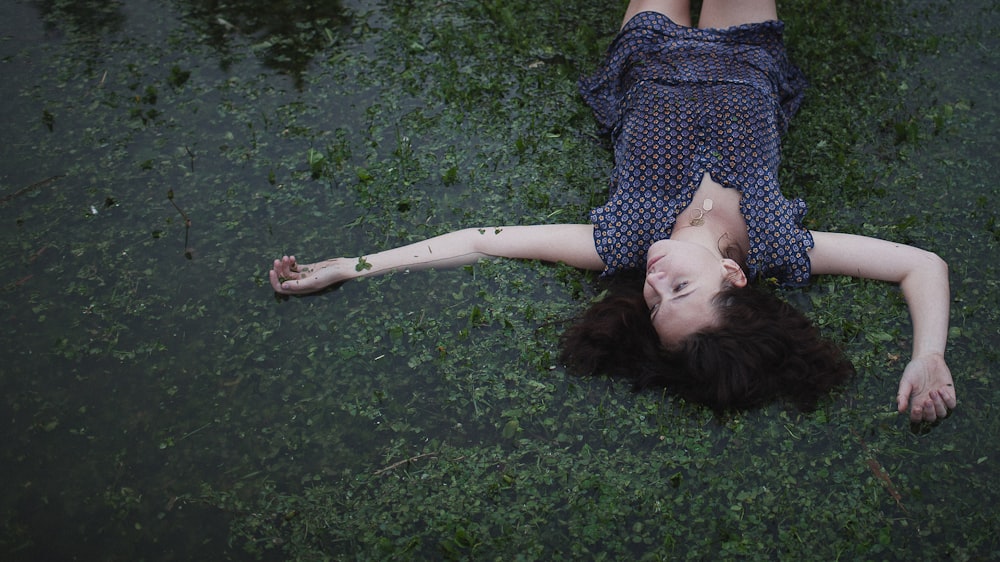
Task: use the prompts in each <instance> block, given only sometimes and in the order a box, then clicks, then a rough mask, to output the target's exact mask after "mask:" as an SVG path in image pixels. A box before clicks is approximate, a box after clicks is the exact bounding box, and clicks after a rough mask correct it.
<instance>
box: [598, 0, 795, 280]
mask: <svg viewBox="0 0 1000 562" xmlns="http://www.w3.org/2000/svg"><path fill="white" fill-rule="evenodd" d="M783 30H784V25H783V24H782V23H781V22H777V21H771V22H766V23H760V24H748V25H741V26H737V27H732V28H729V29H697V28H691V27H684V26H679V25H677V24H675V23H673V22H672V21H671V20H670V19H669V18H667V17H666V16H664V15H662V14H659V13H656V12H643V13H640V14H638V15H636V16H635V17H633V18H632V19H631V20H629V22H628V23H627V24H626V25H625V27H624V28H623V29H622V31H621V32H620V33H619V35H618V36H617V38H616V39H615V40H614V42H613V43H612V44H611V46H610V47H609V49H608V54H607V58H606V59H605V61H604V63H603V65H602V66H601V67H600V68H599V69H598V70H597V72H596V73H594V74H593V75H592V76H589V77H585V78H583V79H581V80H580V91H581V93H582V94H583V97H584V99H585V100H586V101H587V103H588V104H589V105H590V106H591V108H593V110H594V114H595V116H596V118H597V121H598V123H599V124H600V125H601V127H602V128H603V129H604V131H605V132H607V133H610V134H611V139H612V143H613V146H614V155H615V167H614V170H613V171H612V174H611V180H610V186H609V198H608V202H607V203H606V204H605V205H603V206H601V207H598V208H596V209H594V210H593V211H591V214H590V220H591V222H593V224H594V226H595V229H594V241H595V243H596V246H597V251H598V253H599V254H600V256H601V259H602V260H603V261H604V264H605V266H606V267H605V275H607V274H612V273H615V272H617V271H621V270H626V269H632V268H640V267H644V266H645V259H646V252H647V250H648V249H649V246H650V245H651V244H652V243H653V242H656V241H658V240H662V239H666V238H669V237H670V234H671V232H672V231H673V227H674V222H675V221H676V219H677V215H679V214H680V213H681V211H683V210H684V209H685V208H686V207H687V206H688V205H689V204H690V203H691V200H692V198H693V196H694V193H695V191H697V189H698V186H699V185H700V182H701V179H702V177H703V176H704V174H705V173H706V172H707V173H709V174H710V175H711V177H712V179H714V180H715V181H716V182H718V183H719V184H721V185H722V186H723V187H726V188H732V189H737V190H739V191H740V193H741V200H740V210H741V212H742V214H743V218H744V220H745V221H746V223H747V231H748V235H749V240H750V248H749V251H748V253H747V266H748V268H749V271H748V272H747V273H748V275H749V276H750V278H751V279H752V278H756V277H758V276H763V277H767V278H775V279H777V280H778V282H779V283H782V284H784V285H789V286H799V285H804V284H806V283H807V282H808V280H809V257H808V255H807V254H806V251H807V250H808V249H809V248H812V247H813V239H812V235H811V234H810V233H809V231H808V230H806V229H805V228H804V227H803V226H802V220H803V217H804V216H805V213H806V205H805V202H804V201H802V200H801V199H794V200H789V199H786V198H785V197H784V195H782V194H781V188H780V186H779V185H778V165H779V162H780V160H781V148H780V142H781V135H782V134H783V133H784V132H785V130H786V129H787V127H788V121H789V119H790V118H791V117H792V115H793V114H794V113H795V111H796V110H797V109H798V106H799V104H800V103H801V101H802V92H803V90H804V89H805V87H806V81H805V78H804V77H803V75H802V73H801V71H799V69H798V68H796V67H795V66H793V65H792V64H791V63H789V62H788V59H787V57H786V55H785V48H784V43H783V41H782V33H783Z"/></svg>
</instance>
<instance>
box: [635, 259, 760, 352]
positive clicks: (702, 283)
mask: <svg viewBox="0 0 1000 562" xmlns="http://www.w3.org/2000/svg"><path fill="white" fill-rule="evenodd" d="M745 285H746V276H745V275H744V274H743V270H742V269H740V266H739V265H737V264H736V262H734V261H733V260H731V259H728V258H723V257H721V256H720V255H719V254H717V253H713V252H712V251H711V250H709V249H708V248H706V247H704V246H702V245H700V244H696V243H693V242H686V241H680V240H661V241H659V242H656V243H654V244H653V245H652V246H651V247H650V248H649V253H648V254H647V255H646V283H645V285H644V286H643V289H642V295H643V298H644V299H645V300H646V306H648V307H649V313H650V319H651V320H652V322H653V328H654V329H655V330H656V333H657V334H659V336H660V341H662V342H663V343H664V344H665V345H668V346H669V345H676V344H677V343H679V342H681V341H683V339H684V338H685V337H687V336H689V335H691V334H693V333H695V332H697V331H699V330H702V329H704V328H707V327H710V326H713V325H714V324H715V323H716V321H717V314H716V310H715V306H713V299H715V296H716V295H718V294H719V292H720V291H721V290H723V289H724V288H726V287H729V286H738V287H743V286H745Z"/></svg>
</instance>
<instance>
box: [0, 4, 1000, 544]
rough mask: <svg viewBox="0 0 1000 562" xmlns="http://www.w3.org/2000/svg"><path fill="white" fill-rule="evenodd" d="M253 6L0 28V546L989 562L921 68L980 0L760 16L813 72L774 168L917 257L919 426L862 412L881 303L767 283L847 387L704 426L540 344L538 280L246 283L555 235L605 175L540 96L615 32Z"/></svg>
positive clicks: (947, 49)
mask: <svg viewBox="0 0 1000 562" xmlns="http://www.w3.org/2000/svg"><path fill="white" fill-rule="evenodd" d="M278 4H280V5H278V6H272V3H263V2H260V3H255V2H242V3H228V4H227V7H226V8H225V10H228V11H225V10H224V11H219V10H221V8H219V9H216V8H213V7H212V6H211V5H209V4H205V3H199V2H191V1H187V2H177V3H175V4H170V5H168V6H159V7H151V6H150V7H147V8H148V10H147V11H146V12H145V13H144V14H143V15H142V16H139V15H137V14H134V13H131V12H128V11H127V10H125V8H124V7H119V9H118V10H117V11H116V9H115V8H114V7H113V6H112V7H108V6H106V5H105V4H101V6H96V5H95V6H91V7H90V8H87V4H86V3H65V2H52V3H46V4H44V5H42V4H40V5H39V6H41V9H42V10H43V12H44V15H45V18H44V21H46V22H47V23H46V25H45V26H44V27H42V26H39V25H38V24H37V23H35V22H36V20H35V19H34V18H33V14H32V13H30V12H31V10H33V9H34V8H33V7H28V6H21V7H19V10H20V11H18V10H12V15H11V18H8V19H7V20H6V21H22V20H23V21H27V22H32V23H31V25H25V26H23V28H22V29H20V30H14V29H7V28H5V31H4V38H5V41H4V44H3V53H4V59H3V60H4V64H6V65H9V66H10V68H12V69H14V70H16V71H17V72H16V73H13V74H12V75H15V76H16V78H14V79H12V80H11V81H10V82H9V83H8V85H6V86H4V87H5V88H8V89H7V90H4V92H5V93H9V94H11V95H10V96H9V97H10V98H11V99H12V102H11V104H10V105H9V106H8V107H9V109H6V110H4V111H5V112H6V113H5V116H6V117H9V118H10V120H11V122H13V123H15V124H16V127H15V129H16V130H17V136H16V138H15V139H14V140H13V141H12V142H10V143H9V144H8V145H7V146H5V147H4V148H3V149H2V152H0V154H2V162H3V164H2V165H3V169H2V171H0V174H2V175H0V181H2V183H0V186H2V195H7V194H12V197H10V198H4V199H3V200H2V203H0V218H2V220H3V221H5V223H6V224H7V225H8V228H9V230H8V233H7V234H5V235H4V237H3V238H2V248H3V251H4V253H5V255H7V256H8V257H9V258H8V260H7V261H6V262H5V263H4V265H3V270H4V273H5V275H4V278H5V279H6V280H7V281H5V282H4V285H3V300H2V302H0V311H2V313H3V318H4V319H5V320H6V322H5V323H4V327H3V332H2V333H3V338H4V341H5V343H6V344H7V345H6V348H7V351H6V352H5V354H4V359H5V364H6V367H5V370H4V374H3V375H2V378H0V380H2V385H3V391H4V392H3V396H4V406H5V409H6V411H7V412H8V415H7V416H5V420H6V421H5V423H4V424H3V425H2V429H0V431H2V436H3V439H4V443H5V444H6V445H7V447H6V448H5V450H4V452H3V453H2V454H3V457H2V460H3V462H2V463H0V465H2V466H3V467H4V468H3V469H2V470H3V474H4V481H5V493H4V494H3V499H2V500H0V516H2V518H3V530H2V533H0V546H2V548H3V549H4V551H5V552H6V554H7V555H8V556H7V558H8V559H42V558H46V557H47V558H49V559H59V558H68V557H69V556H70V555H73V556H87V555H92V556H104V555H105V553H106V549H108V548H113V549H114V551H115V552H117V553H118V555H120V556H122V557H130V558H157V557H163V558H165V557H171V556H172V557H177V558H191V557H195V556H197V557H199V558H206V559H207V558H211V559H221V558H242V557H249V558H281V559H285V558H293V559H303V560H310V559H350V558H359V559H386V558H403V559H407V558H435V559H436V558H448V559H457V558H498V559H510V558H522V559H559V558H603V559H622V558H638V559H673V558H682V557H683V558H722V559H735V558H748V557H753V558H787V559H857V558H873V559H874V558H878V559H902V558H910V557H911V556H912V555H913V554H914V553H919V554H921V555H923V556H925V557H932V558H945V557H947V558H949V559H956V560H968V559H986V558H989V557H990V556H992V553H993V552H995V551H996V550H997V549H998V546H1000V545H998V544H997V542H998V539H997V536H998V533H997V531H1000V522H998V520H997V516H996V515H995V514H994V513H993V511H992V510H991V509H990V507H989V506H991V505H992V504H993V503H995V500H996V494H997V493H996V490H995V486H994V485H993V484H994V482H995V477H996V470H995V468H994V467H995V462H996V459H997V436H998V434H1000V428H998V422H997V420H996V417H995V416H992V415H991V414H992V406H991V404H994V403H996V399H997V393H996V390H995V388H992V387H991V386H990V381H991V378H992V374H993V370H994V369H995V367H994V366H995V365H996V364H997V351H996V350H997V348H998V345H997V344H998V343H1000V342H998V340H1000V337H998V336H1000V334H998V333H997V329H996V326H998V325H1000V318H997V314H998V312H997V307H996V303H997V295H998V288H997V284H996V281H995V279H997V278H998V275H996V274H997V272H996V265H995V264H993V263H992V262H991V260H989V259H984V258H983V256H991V255H996V254H997V245H998V243H1000V236H998V235H997V216H996V210H995V209H997V208H998V205H997V203H998V201H997V188H996V187H995V186H993V185H989V184H987V183H986V182H987V181H989V178H991V177H992V174H991V172H992V171H993V170H992V167H993V154H995V153H996V144H995V143H996V141H995V137H996V135H995V134H994V133H995V132H996V130H997V123H998V120H997V118H996V111H997V109H996V108H997V104H996V100H995V98H992V97H989V96H992V95H993V94H992V93H990V91H986V86H985V85H988V84H991V83H993V82H991V81H990V80H991V79H993V81H994V82H995V78H996V77H995V76H992V78H991V77H990V76H988V75H985V76H983V81H982V82H975V81H973V82H972V86H971V87H970V88H968V89H966V90H958V89H956V88H953V87H952V86H950V85H949V84H950V83H949V82H948V80H947V79H946V78H947V77H950V76H954V75H955V74H958V73H960V72H961V70H962V67H961V64H968V65H970V66H969V67H968V68H971V69H975V70H976V71H977V72H982V73H985V74H988V73H989V72H993V73H995V70H992V71H990V70H988V68H989V67H988V66H987V65H986V64H981V61H980V60H979V59H976V58H975V57H972V58H971V59H970V58H969V57H968V56H967V55H968V52H969V51H970V50H971V51H972V52H974V53H978V52H979V51H978V49H979V48H980V47H979V45H982V49H984V50H983V52H982V54H981V55H980V56H981V57H982V61H988V60H989V56H988V54H987V53H988V52H989V48H990V47H991V46H993V47H995V46H996V42H997V36H996V32H995V29H996V27H995V26H994V27H991V26H989V25H988V24H987V23H983V22H990V21H993V22H995V21H996V17H997V11H996V9H995V8H993V7H990V6H989V3H988V2H983V3H980V4H976V5H975V6H974V7H972V8H970V4H968V3H966V4H964V5H963V9H964V10H966V11H965V12H963V13H965V14H967V16H966V17H965V19H962V20H961V21H956V20H954V18H952V19H949V20H947V21H948V22H949V23H948V26H947V28H946V29H942V27H941V25H940V22H941V21H942V20H943V19H945V17H946V15H947V14H950V13H952V12H950V11H949V10H948V9H947V8H948V6H949V3H948V2H944V3H941V2H923V3H917V4H912V3H911V4H908V5H907V6H905V7H904V6H903V4H902V3H899V2H875V1H871V2H867V1H866V2H852V3H843V2H832V1H831V2H825V1H810V2H806V1H805V0H802V1H795V2H783V3H782V5H781V10H782V16H783V18H784V19H785V20H786V21H787V23H788V28H787V39H788V44H789V49H790V52H791V55H792V57H793V59H794V60H795V61H796V62H797V63H799V64H800V65H801V66H802V67H803V68H804V70H805V71H806V73H807V75H808V76H809V77H810V80H811V83H812V88H811V89H810V91H809V93H808V100H807V103H806V105H805V106H804V107H803V109H802V111H801V113H800V114H799V116H797V118H796V120H795V121H794V123H793V127H792V130H791V131H790V133H789V136H788V138H787V140H786V144H785V162H786V165H785V167H784V168H783V170H782V178H781V179H782V183H783V185H784V186H785V188H786V190H787V191H788V192H789V193H790V194H792V195H801V196H804V197H806V198H807V200H808V201H809V203H810V208H811V210H810V215H809V219H808V220H809V226H811V227H814V228H822V229H830V230H840V231H846V232H857V233H861V234H871V235H876V236H881V237H887V238H891V239H895V240H899V241H901V242H907V243H914V244H917V245H921V246H923V247H927V248H928V249H931V250H934V251H936V252H938V253H940V254H941V255H942V256H943V257H945V258H946V259H947V260H948V261H949V262H950V263H951V268H952V272H953V277H952V281H953V294H954V310H953V327H952V338H951V348H950V350H949V353H950V364H951V365H952V369H953V371H954V372H955V374H956V382H957V383H958V385H959V392H960V398H961V400H962V404H961V406H960V408H959V410H958V411H957V412H956V414H955V415H954V416H952V417H951V418H949V419H948V420H946V421H945V422H943V423H941V424H940V425H938V426H936V427H934V428H917V429H918V431H912V430H911V428H910V426H909V424H908V422H907V421H906V419H905V418H904V417H901V416H898V415H896V414H895V413H894V404H893V403H892V400H893V398H894V396H895V389H896V384H897V382H898V378H899V375H900V374H901V372H902V369H903V366H904V365H905V362H906V360H907V357H908V354H909V345H910V332H909V324H908V320H907V315H906V309H905V305H904V303H903V301H902V298H901V297H900V295H899V294H898V291H897V290H896V289H894V288H892V287H888V286H886V285H883V284H879V283H872V282H865V281H855V280H850V279H840V278H831V279H820V280H817V281H816V282H815V283H814V284H813V285H812V286H811V287H809V288H808V289H804V290H799V291H786V292H784V293H783V295H784V296H786V297H787V298H788V299H790V300H792V301H793V302H794V303H795V304H796V305H798V306H800V307H802V308H804V309H805V310H807V311H808V312H809V314H810V315H811V316H812V317H813V318H814V319H815V320H816V322H817V323H818V324H819V325H820V326H821V327H822V329H823V330H824V332H825V333H826V334H827V335H828V336H829V337H831V338H834V339H836V340H838V341H840V342H842V343H843V345H844V346H845V348H846V349H847V350H848V353H849V354H850V356H851V358H852V360H853V361H854V362H855V365H856V366H857V368H858V371H859V377H858V378H857V380H856V381H854V382H853V383H852V384H851V385H850V386H849V387H848V388H846V389H845V390H843V391H842V392H840V393H838V394H837V395H835V396H832V397H831V398H830V399H829V400H828V401H827V402H826V403H825V404H824V406H823V408H822V409H821V410H820V411H818V412H816V413H815V414H811V415H808V416H803V415H799V414H796V413H794V412H788V411H785V410H783V409H782V408H781V407H779V406H773V407H770V408H766V409H764V410H761V411H757V412H750V413H746V414H741V415H736V416H732V417H730V418H727V419H716V418H713V417H712V416H711V414H709V413H707V412H705V411H703V410H700V409H697V408H693V407H690V406H687V405H685V404H683V403H681V402H679V401H677V400H675V399H672V398H670V397H667V396H660V395H657V394H655V393H643V394H632V393H630V392H629V390H628V389H627V387H626V386H625V385H623V384H620V383H615V382H609V381H604V380H600V379H577V378H573V377H570V376H567V375H566V374H565V373H564V372H563V371H562V369H561V367H560V366H559V365H558V364H557V363H556V360H555V356H556V354H557V348H556V341H557V338H558V333H559V331H560V330H561V322H562V321H564V320H566V319H567V318H570V317H572V316H573V314H575V313H576V312H578V311H579V310H580V309H581V308H582V307H583V306H585V304H586V303H587V302H588V301H589V300H590V299H592V298H594V297H595V296H597V295H598V294H599V292H600V291H601V288H602V287H601V286H600V285H599V284H598V283H597V282H596V281H595V279H594V278H593V276H592V275H589V274H585V273H581V272H578V271H574V270H572V269H570V268H567V267H564V266H559V265H542V264H533V263H512V262H484V263H481V264H479V265H477V266H475V267H467V268H463V269H461V270H459V271H442V272H421V273H419V274H412V275H408V274H395V275H390V276H388V277H385V278H380V279H374V280H366V281H362V282H358V283H352V284H348V285H344V286H343V287H340V288H338V289H336V290H334V291H330V292H327V293H325V294H323V295H320V296H316V297H309V298H301V299H277V300H276V299H273V298H271V296H270V295H271V293H270V290H269V288H267V282H266V279H265V277H264V274H265V267H266V265H267V260H268V259H270V258H272V257H275V256H278V255H281V254H282V253H287V252H293V251H294V252H295V253H296V254H297V255H298V256H299V257H301V258H305V259H311V258H318V257H326V256H329V255H334V254H345V255H357V254H360V253H362V252H364V251H370V250H372V249H378V248H384V247H389V246H394V245H398V244H401V243H405V242H410V241H413V240H417V239H420V238H423V237H426V236H430V235H434V234H438V233H441V232H445V231H447V230H451V229H455V228H460V227H467V226H486V225H494V224H504V223H534V222H576V221H584V220H585V219H586V213H587V211H588V210H589V209H590V208H591V207H592V206H594V205H596V204H599V203H600V202H602V200H603V197H604V196H605V181H606V176H607V173H608V170H609V169H610V164H611V163H610V155H609V153H608V152H607V151H606V150H605V149H604V147H603V146H602V144H601V141H600V139H598V138H596V136H595V127H594V123H593V121H592V118H591V116H590V114H589V110H587V108H586V107H584V106H583V104H582V102H581V101H580V99H579V98H578V96H577V95H576V93H575V80H576V78H577V77H578V76H579V75H580V74H581V73H582V72H586V71H589V70H590V69H592V68H593V67H594V65H596V63H597V62H598V60H599V59H600V56H601V53H602V52H603V48H604V46H605V45H606V44H607V43H608V42H609V41H610V40H611V38H612V37H613V35H614V33H615V31H616V28H617V25H618V23H619V18H620V13H621V11H622V10H621V9H619V10H614V9H611V10H609V9H608V8H607V7H606V6H603V5H598V4H599V3H594V2H569V3H565V2H563V3H556V4H549V5H544V4H538V3H529V2H521V1H512V2H492V1H484V2H445V3H441V2H423V1H419V0H418V1H410V2H386V3H385V4H384V5H380V6H376V7H372V6H369V5H367V4H365V3H352V2H344V3H343V6H342V9H341V10H339V11H338V10H332V11H330V12H322V13H313V12H309V11H303V12H302V13H290V12H289V11H288V10H287V9H285V8H286V7H285V6H284V5H283V4H282V3H278ZM973 4H975V3H973ZM115 6H117V5H115ZM91 8H92V9H91ZM622 9H623V6H622ZM240 10H245V13H244V12H240ZM268 10H275V11H274V12H269V11H268ZM968 10H972V11H971V12H970V11H968ZM977 10H978V11H977ZM241 14H242V16H241ZM279 16H280V18H279ZM298 16H301V18H300V19H295V18H296V17H298ZM19 18H21V19H19ZM289 18H291V19H295V22H294V23H295V25H292V26H280V27H279V26H269V25H268V22H270V21H274V20H276V19H284V20H287V19H289ZM15 39H17V40H19V41H20V40H26V41H25V42H24V43H23V44H25V45H27V46H25V47H15V46H14V45H15ZM18 44H21V43H18ZM290 48H291V49H292V51H294V53H295V54H294V56H293V55H289V52H290V51H288V49H290ZM301 54H306V55H309V56H299V55H301ZM959 60H961V61H965V62H961V63H959V62H958V61H959ZM40 68H44V70H45V71H44V72H38V70H39V69H40ZM970 72H971V70H970ZM977 84H978V86H976V85H977ZM36 184H37V185H38V187H37V188H35V187H32V188H31V189H25V188H26V187H30V186H34V185H36ZM174 205H176V206H177V208H176V209H175V207H174ZM179 209H182V210H183V211H182V213H179V212H178V210H179ZM969 241H972V243H969ZM928 429H930V431H927V430H928ZM52 537H56V538H55V539H53V538H52ZM108 545H111V546H108Z"/></svg>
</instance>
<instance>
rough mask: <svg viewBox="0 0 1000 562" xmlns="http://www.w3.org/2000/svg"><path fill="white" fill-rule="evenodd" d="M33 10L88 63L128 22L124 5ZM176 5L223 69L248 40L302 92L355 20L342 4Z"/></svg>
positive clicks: (254, 0) (260, 0)
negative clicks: (318, 62)
mask: <svg viewBox="0 0 1000 562" xmlns="http://www.w3.org/2000/svg"><path fill="white" fill-rule="evenodd" d="M33 5H34V6H35V7H36V9H37V10H38V12H39V14H40V15H41V16H42V19H43V20H44V22H45V29H46V33H47V34H48V35H49V36H50V37H54V38H64V39H67V40H70V41H72V42H73V43H74V44H76V45H80V46H82V47H83V49H84V55H85V56H86V57H87V58H88V60H95V59H97V58H98V57H99V56H100V48H101V43H102V41H103V40H106V39H107V38H108V37H110V36H112V35H114V34H115V33H118V32H120V31H122V30H123V29H124V27H125V23H126V20H127V16H126V10H125V6H124V5H123V4H122V3H121V2H105V1H101V0H35V1H34V2H33ZM177 5H178V10H179V11H180V13H181V14H183V16H182V17H183V18H184V21H185V22H186V23H187V24H188V25H190V26H191V27H192V28H193V29H194V30H195V31H196V32H197V33H198V34H199V35H200V36H201V37H202V38H203V41H204V43H205V44H207V45H210V46H211V47H212V48H213V49H215V51H216V52H217V54H218V56H219V64H220V66H221V67H222V69H223V70H228V69H229V67H230V65H231V64H232V63H233V62H234V59H237V58H242V55H243V51H244V50H245V49H246V48H247V47H246V42H247V41H249V42H251V45H250V47H249V48H250V50H251V51H252V52H253V53H254V55H255V56H256V57H257V58H258V60H259V61H260V62H261V64H263V65H264V66H265V67H267V68H271V69H273V70H276V71H278V72H280V73H282V74H286V75H288V76H290V77H292V79H293V80H294V82H295V84H296V86H298V87H301V86H302V75H303V73H304V72H305V71H306V69H307V68H308V66H309V63H310V62H311V61H312V59H313V57H314V56H315V55H316V54H317V53H318V52H320V51H322V50H323V49H327V48H329V47H331V46H334V45H336V44H337V42H338V40H339V30H340V29H341V28H342V27H344V26H346V25H349V24H350V21H351V20H350V16H349V14H348V12H347V11H346V10H345V9H344V7H343V5H342V3H341V2H340V0H331V1H324V2H293V1H287V0H286V1H279V2H272V1H267V0H232V1H219V0H177ZM140 9H141V7H140Z"/></svg>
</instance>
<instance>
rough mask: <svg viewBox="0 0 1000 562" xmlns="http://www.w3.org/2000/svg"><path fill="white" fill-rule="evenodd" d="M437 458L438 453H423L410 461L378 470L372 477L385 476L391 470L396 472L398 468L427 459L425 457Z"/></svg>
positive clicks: (406, 460)
mask: <svg viewBox="0 0 1000 562" xmlns="http://www.w3.org/2000/svg"><path fill="white" fill-rule="evenodd" d="M436 456H437V453H421V454H419V455H417V456H415V457H410V458H408V459H404V460H401V461H399V462H395V463H392V464H390V465H389V466H387V467H385V468H380V469H379V470H376V471H375V472H373V473H372V476H378V475H380V474H385V473H386V472H389V471H390V470H394V469H396V468H399V467H401V466H403V465H404V464H407V463H411V462H413V461H417V460H420V459H422V458H425V457H436Z"/></svg>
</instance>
